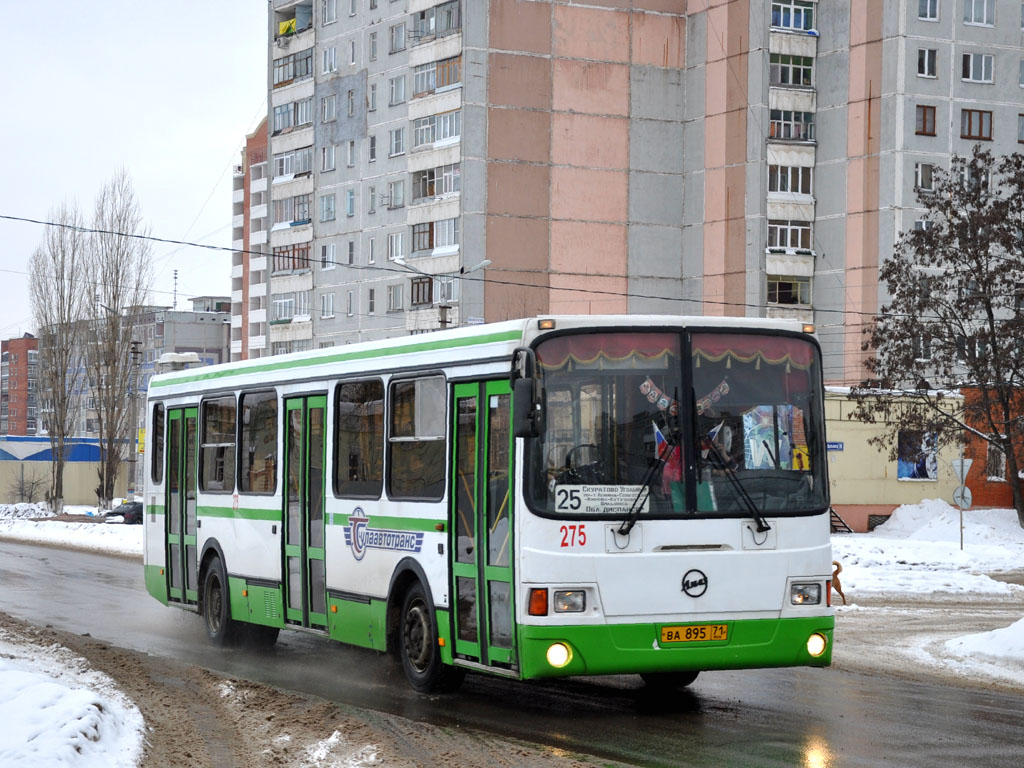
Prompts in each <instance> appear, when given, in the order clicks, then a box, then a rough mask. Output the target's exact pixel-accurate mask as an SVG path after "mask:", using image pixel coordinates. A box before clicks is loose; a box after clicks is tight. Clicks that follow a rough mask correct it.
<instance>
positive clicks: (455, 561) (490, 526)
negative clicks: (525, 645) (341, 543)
mask: <svg viewBox="0 0 1024 768" xmlns="http://www.w3.org/2000/svg"><path fill="white" fill-rule="evenodd" d="M454 394H455V407H454V409H453V414H454V419H455V424H454V425H453V430H452V431H453V434H454V435H455V441H454V448H453V450H454V455H453V457H452V466H453V467H454V472H453V473H452V488H451V494H450V499H451V502H450V509H449V526H448V528H449V530H450V531H451V532H452V540H451V542H450V544H451V546H450V550H451V553H452V583H453V585H454V590H455V594H454V599H453V601H452V604H453V619H454V626H453V638H454V652H455V655H456V656H457V657H459V658H464V659H469V660H472V661H476V662H479V663H481V664H484V665H486V666H492V667H502V668H506V669H512V668H515V666H516V653H515V642H514V640H515V632H514V619H513V616H514V613H513V605H512V594H513V593H512V512H513V509H512V502H511V499H512V491H513V489H512V485H511V483H510V479H511V465H512V459H511V455H512V454H511V445H512V440H511V430H510V423H511V403H512V395H511V392H510V387H509V383H508V381H507V380H506V381H486V382H472V383H468V384H456V385H455V393H454Z"/></svg>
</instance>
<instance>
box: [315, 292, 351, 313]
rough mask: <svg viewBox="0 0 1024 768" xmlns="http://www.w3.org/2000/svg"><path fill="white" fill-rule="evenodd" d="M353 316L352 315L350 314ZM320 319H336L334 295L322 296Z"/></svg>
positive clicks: (326, 294) (325, 294)
mask: <svg viewBox="0 0 1024 768" xmlns="http://www.w3.org/2000/svg"><path fill="white" fill-rule="evenodd" d="M349 314H351V313H349ZM320 317H334V294H333V293H322V294H320Z"/></svg>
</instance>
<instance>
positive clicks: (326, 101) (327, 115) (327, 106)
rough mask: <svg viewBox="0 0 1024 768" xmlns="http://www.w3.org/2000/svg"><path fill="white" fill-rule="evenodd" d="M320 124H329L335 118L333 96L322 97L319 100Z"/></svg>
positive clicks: (335, 110)
mask: <svg viewBox="0 0 1024 768" xmlns="http://www.w3.org/2000/svg"><path fill="white" fill-rule="evenodd" d="M320 113H321V114H320V122H322V123H329V122H330V121H331V120H334V119H335V118H336V117H337V109H336V106H335V102H334V94H333V93H332V94H331V95H330V96H324V97H323V98H322V99H321V100H320Z"/></svg>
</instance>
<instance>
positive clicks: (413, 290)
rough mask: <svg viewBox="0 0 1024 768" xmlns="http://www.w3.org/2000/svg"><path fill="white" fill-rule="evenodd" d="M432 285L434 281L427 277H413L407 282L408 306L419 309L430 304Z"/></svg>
mask: <svg viewBox="0 0 1024 768" xmlns="http://www.w3.org/2000/svg"><path fill="white" fill-rule="evenodd" d="M433 285H434V281H433V280H431V279H430V278H429V277H414V278H413V279H412V280H410V281H409V305H410V306H412V307H421V306H423V305H425V304H431V303H432V301H433V294H432V293H431V288H432V287H433Z"/></svg>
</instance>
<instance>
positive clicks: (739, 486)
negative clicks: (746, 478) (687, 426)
mask: <svg viewBox="0 0 1024 768" xmlns="http://www.w3.org/2000/svg"><path fill="white" fill-rule="evenodd" d="M708 445H710V446H711V455H713V456H714V458H715V463H716V464H717V465H718V467H717V468H718V469H720V470H722V471H723V472H724V473H725V476H726V477H727V478H728V480H729V483H730V484H731V485H732V487H733V489H734V490H735V491H736V495H737V496H738V497H739V499H740V501H741V502H743V506H745V507H746V508H747V511H748V512H749V513H750V516H751V517H753V518H754V522H755V523H757V532H758V533H765V532H766V531H770V530H771V529H772V527H771V526H770V525H768V521H767V520H766V519H765V517H764V515H763V514H762V513H761V510H759V509H758V508H757V504H755V503H754V500H753V499H752V498H750V494H749V493H747V489H746V488H745V487H744V486H743V481H742V480H740V478H739V476H738V475H737V474H736V470H735V469H733V468H732V465H731V464H730V463H729V462H728V461H726V458H725V457H724V456H723V455H722V451H721V450H720V449H719V447H718V445H717V444H716V443H715V441H714V440H713V439H712V440H708Z"/></svg>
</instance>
